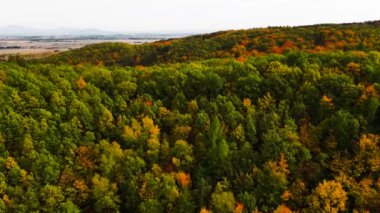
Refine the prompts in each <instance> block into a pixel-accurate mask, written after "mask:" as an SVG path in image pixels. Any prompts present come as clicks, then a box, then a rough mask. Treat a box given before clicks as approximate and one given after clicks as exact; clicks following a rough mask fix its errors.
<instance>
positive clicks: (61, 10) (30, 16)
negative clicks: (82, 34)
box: [0, 0, 380, 32]
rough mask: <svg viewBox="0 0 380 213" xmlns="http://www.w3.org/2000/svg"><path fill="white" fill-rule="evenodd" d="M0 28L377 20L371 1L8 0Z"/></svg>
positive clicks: (206, 28) (196, 28)
mask: <svg viewBox="0 0 380 213" xmlns="http://www.w3.org/2000/svg"><path fill="white" fill-rule="evenodd" d="M2 8H6V9H5V10H3V11H2V12H1V13H0V27H2V26H7V25H19V26H25V27H31V28H39V29H52V28H60V27H70V28H82V29H83V28H96V29H100V30H106V31H114V32H211V31H217V30H227V29H246V28H253V27H267V26H298V25H312V24H321V23H348V22H363V21H371V20H378V19H380V15H379V13H378V8H380V2H379V1H373V0H362V1H355V0H345V1H344V0H336V1H333V2H332V1H329V0H318V1H315V0H269V1H263V0H260V1H259V0H235V1H228V0H218V1H217V0H192V1H189V0H161V1H154V0H140V1H122V0H113V1H106V0H92V1H90V0H81V1H78V0H67V1H57V0H53V1H52V0H50V1H48V0H36V1H27V0H12V1H6V2H2Z"/></svg>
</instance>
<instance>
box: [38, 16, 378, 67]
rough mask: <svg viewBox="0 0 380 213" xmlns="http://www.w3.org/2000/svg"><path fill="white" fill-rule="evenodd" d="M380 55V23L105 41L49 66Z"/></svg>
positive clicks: (53, 59) (64, 55)
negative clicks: (352, 52) (300, 55)
mask: <svg viewBox="0 0 380 213" xmlns="http://www.w3.org/2000/svg"><path fill="white" fill-rule="evenodd" d="M335 50H343V51H349V50H359V51H370V50H377V51H380V21H377V22H367V23H356V24H343V25H315V26H304V27H271V28H259V29H250V30H238V31H223V32H216V33H212V34H207V35H197V36H190V37H187V38H184V39H183V38H182V39H171V40H165V41H158V42H155V43H153V44H144V45H137V46H136V45H128V44H125V43H103V44H94V45H89V46H87V47H85V48H82V49H78V50H73V51H69V52H64V53H61V54H58V55H56V56H53V57H50V58H47V59H46V60H43V61H44V62H45V63H64V64H74V65H77V64H82V63H90V64H94V65H107V66H109V65H121V66H135V65H143V66H149V65H154V64H159V63H173V62H186V61H196V60H203V59H210V58H228V57H234V58H237V59H240V60H243V59H244V58H245V57H249V56H260V55H264V54H268V53H276V54H282V53H286V52H289V51H306V52H310V53H314V52H325V51H335Z"/></svg>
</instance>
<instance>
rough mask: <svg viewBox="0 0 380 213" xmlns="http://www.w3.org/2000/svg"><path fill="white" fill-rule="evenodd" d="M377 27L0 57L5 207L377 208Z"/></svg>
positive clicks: (232, 34) (225, 35) (243, 212)
mask: <svg viewBox="0 0 380 213" xmlns="http://www.w3.org/2000/svg"><path fill="white" fill-rule="evenodd" d="M379 51H380V27H379V22H368V23H356V24H342V25H316V26H304V27H273V28H262V29H250V30H239V31H224V32H217V33H213V34H208V35H197V36H190V37H187V38H182V39H170V40H165V41H159V42H155V43H150V44H142V45H128V44H122V43H104V44H95V45H89V46H86V47H84V48H81V49H77V50H72V51H67V52H63V53H59V54H56V55H54V56H50V57H47V58H43V59H38V60H26V59H25V58H22V57H20V56H13V57H10V60H9V62H0V211H1V212H146V213H156V212H157V213H160V212H184V213H185V212H201V213H207V212H214V213H219V212H220V213H248V212H249V213H251V212H276V213H287V212H292V211H294V212H376V211H378V210H379V209H380V95H379V92H380V52H379Z"/></svg>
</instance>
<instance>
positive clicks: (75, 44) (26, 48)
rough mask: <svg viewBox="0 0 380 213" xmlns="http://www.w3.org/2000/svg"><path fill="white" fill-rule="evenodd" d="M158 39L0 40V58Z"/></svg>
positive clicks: (140, 42)
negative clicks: (90, 45) (109, 43)
mask: <svg viewBox="0 0 380 213" xmlns="http://www.w3.org/2000/svg"><path fill="white" fill-rule="evenodd" d="M157 40H158V39H150V38H149V39H144V38H142V39H75V38H74V39H61V38H57V39H35V38H34V39H27V38H0V58H3V59H4V58H6V57H5V56H7V55H16V54H20V55H41V54H42V55H44V54H53V53H57V52H62V51H67V50H70V49H77V48H80V47H83V46H86V45H89V44H95V43H104V42H125V43H129V44H142V43H147V42H154V41H157Z"/></svg>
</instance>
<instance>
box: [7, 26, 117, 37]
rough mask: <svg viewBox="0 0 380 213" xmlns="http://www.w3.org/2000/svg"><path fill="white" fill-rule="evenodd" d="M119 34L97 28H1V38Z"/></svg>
mask: <svg viewBox="0 0 380 213" xmlns="http://www.w3.org/2000/svg"><path fill="white" fill-rule="evenodd" d="M115 34H120V33H117V32H109V31H104V30H99V29H95V28H85V29H79V28H66V27H61V28H54V29H38V28H30V27H23V26H18V25H8V26H4V27H0V36H69V35H70V36H91V35H106V36H108V35H115Z"/></svg>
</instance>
